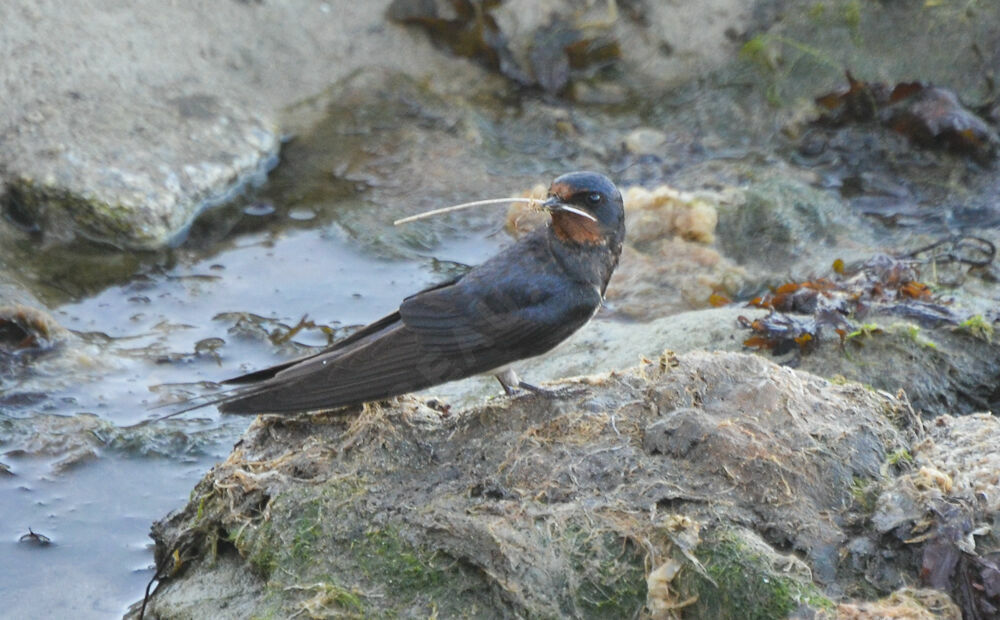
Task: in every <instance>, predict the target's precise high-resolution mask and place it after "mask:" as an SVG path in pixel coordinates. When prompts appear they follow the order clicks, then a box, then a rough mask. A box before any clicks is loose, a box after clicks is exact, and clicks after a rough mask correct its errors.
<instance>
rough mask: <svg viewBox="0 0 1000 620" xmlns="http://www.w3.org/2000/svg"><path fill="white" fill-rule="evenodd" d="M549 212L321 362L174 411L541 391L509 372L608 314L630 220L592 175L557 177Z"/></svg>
mask: <svg viewBox="0 0 1000 620" xmlns="http://www.w3.org/2000/svg"><path fill="white" fill-rule="evenodd" d="M541 206H542V208H543V209H544V210H545V211H547V212H548V213H549V215H550V219H549V221H548V222H547V223H546V225H545V226H544V227H540V228H538V229H536V230H534V231H532V232H530V233H528V234H527V235H525V236H523V237H521V238H520V239H519V240H518V241H516V242H515V243H513V244H511V245H509V246H508V247H506V248H505V249H503V250H502V251H501V252H500V253H498V254H497V255H495V256H493V257H492V258H490V259H488V260H487V261H486V262H484V263H481V264H480V265H478V266H476V267H473V268H472V269H470V270H469V271H467V272H465V273H464V274H462V275H460V276H458V277H456V278H453V279H450V280H448V281H445V282H441V283H438V284H436V285H434V286H431V287H430V288H427V289H425V290H422V291H420V292H418V293H416V294H414V295H410V296H409V297H406V298H405V299H404V300H403V301H402V303H400V305H399V308H398V309H397V310H396V311H395V312H393V313H391V314H389V315H387V316H385V317H383V318H381V319H379V320H377V321H375V322H373V323H371V324H369V325H367V326H365V327H363V328H361V329H360V330H358V331H357V332H355V333H353V334H352V335H350V336H348V337H347V338H345V339H343V340H341V341H339V342H336V343H334V344H333V345H331V346H329V347H328V348H326V349H324V350H322V351H320V352H318V353H314V354H312V355H308V356H306V357H302V358H298V359H294V360H291V361H287V362H284V363H281V364H278V365H275V366H271V367H269V368H265V369H263V370H258V371H255V372H250V373H248V374H244V375H241V376H238V377H234V378H232V379H228V380H226V381H223V382H222V383H223V385H225V386H227V387H228V386H232V387H231V388H230V389H228V390H226V391H224V392H220V393H217V394H216V395H215V396H214V397H213V399H212V400H209V401H207V402H203V403H201V404H198V405H195V406H193V407H189V408H188V409H185V410H182V411H180V412H175V414H176V413H182V412H183V411H187V410H190V409H194V408H198V407H202V406H206V405H212V404H214V405H217V406H218V408H219V410H220V411H221V412H222V413H231V414H264V413H267V414H291V413H303V412H318V411H328V410H333V409H339V408H342V407H348V406H353V405H359V404H361V403H366V402H373V401H382V400H386V399H388V398H391V397H394V396H399V395H402V394H406V393H409V392H415V391H418V390H422V389H425V388H429V387H433V386H435V385H439V384H442V383H446V382H449V381H455V380H458V379H464V378H466V377H470V376H473V375H481V374H492V375H494V376H495V377H496V378H497V380H498V381H499V382H500V385H501V386H502V387H503V389H504V391H505V392H506V393H507V394H508V395H512V394H514V393H516V390H518V389H524V390H528V391H534V392H544V391H545V390H543V389H541V388H538V387H536V386H534V385H531V384H529V383H525V382H523V381H521V379H520V378H519V377H518V376H517V374H516V373H515V372H514V371H513V369H512V368H511V364H513V363H514V362H517V361H519V360H523V359H526V358H531V357H535V356H538V355H541V354H543V353H546V352H548V351H550V350H551V349H553V348H554V347H555V346H556V345H558V344H559V343H561V342H562V341H564V340H566V339H567V338H568V337H569V336H570V335H572V334H573V333H575V332H576V331H577V330H579V329H580V328H581V327H583V326H584V325H585V324H587V323H588V322H589V321H590V319H591V318H593V316H594V315H595V314H596V313H597V311H598V310H599V309H600V307H601V305H602V303H603V301H604V295H605V292H606V290H607V287H608V281H609V280H610V279H611V275H612V273H613V272H614V270H615V268H616V267H617V265H618V261H619V257H620V256H621V251H622V243H623V241H624V238H625V211H624V205H623V202H622V196H621V193H620V192H619V191H618V188H617V187H615V184H614V183H613V182H612V181H611V180H610V179H608V178H607V177H606V176H604V175H602V174H600V173H597V172H589V171H580V172H570V173H567V174H563V175H561V176H559V177H558V178H556V179H555V180H554V181H552V184H551V185H550V187H549V190H548V197H547V198H546V200H545V201H544V202H542V203H541ZM171 415H174V414H171Z"/></svg>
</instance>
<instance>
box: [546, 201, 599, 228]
mask: <svg viewBox="0 0 1000 620" xmlns="http://www.w3.org/2000/svg"><path fill="white" fill-rule="evenodd" d="M542 208H543V209H545V210H546V211H549V212H556V211H563V212H565V213H573V214H575V215H579V216H580V217H585V218H587V219H588V220H590V221H591V222H596V221H597V218H596V217H594V216H593V215H591V214H589V213H587V212H586V211H584V210H583V209H578V208H576V207H574V206H571V205H568V204H565V203H563V202H562V200H560V199H559V197H558V196H549V197H548V199H547V200H546V201H545V202H543V203H542Z"/></svg>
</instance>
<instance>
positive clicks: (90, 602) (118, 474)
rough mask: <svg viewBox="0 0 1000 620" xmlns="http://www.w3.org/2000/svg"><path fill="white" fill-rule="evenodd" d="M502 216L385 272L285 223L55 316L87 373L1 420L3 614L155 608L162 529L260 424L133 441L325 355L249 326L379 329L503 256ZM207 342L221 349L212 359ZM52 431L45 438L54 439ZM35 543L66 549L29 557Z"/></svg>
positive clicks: (381, 264) (366, 251)
mask: <svg viewBox="0 0 1000 620" xmlns="http://www.w3.org/2000/svg"><path fill="white" fill-rule="evenodd" d="M335 207H336V205H332V207H331V208H335ZM228 208H229V209H235V208H237V207H228ZM495 215H496V220H497V221H496V224H495V228H494V230H488V229H487V230H480V231H479V232H478V233H475V234H472V235H471V236H469V237H466V238H461V239H458V238H454V239H452V240H450V241H449V242H448V243H447V244H445V245H442V246H441V247H440V248H437V249H435V250H434V252H433V254H434V256H433V258H432V257H431V255H430V254H429V253H426V252H422V251H419V250H413V251H412V252H411V253H410V258H405V259H395V260H390V259H386V258H382V257H379V256H376V255H375V254H376V253H377V252H375V251H373V249H372V246H364V245H361V244H359V243H357V242H355V241H353V240H352V239H351V238H350V237H349V236H348V235H347V234H346V233H344V232H343V231H342V230H341V229H340V228H339V226H338V225H336V224H335V223H330V222H329V221H319V222H317V224H318V225H317V226H315V227H313V228H303V227H302V226H301V225H288V222H287V221H285V220H282V219H281V218H279V217H276V218H275V219H274V220H273V221H272V222H269V223H265V225H264V226H263V228H261V227H260V224H259V223H257V222H252V223H253V224H254V228H258V230H255V231H253V232H247V233H243V234H237V235H235V236H233V237H230V238H228V239H227V240H226V241H225V242H224V243H221V244H216V246H215V247H219V248H221V249H220V250H218V251H215V252H213V251H205V250H201V249H188V248H187V247H186V246H182V247H181V248H180V249H178V250H176V251H175V252H173V254H172V257H171V259H170V261H171V264H170V266H169V267H168V266H166V265H165V264H164V263H162V262H161V263H157V262H153V264H147V265H145V266H142V267H140V269H138V270H137V273H135V274H134V275H132V276H130V277H128V278H125V279H124V280H123V281H121V282H118V283H116V284H114V285H112V286H109V287H107V288H105V289H103V290H101V291H100V292H98V293H96V294H93V295H88V296H84V297H82V298H79V299H73V300H71V301H68V302H67V303H63V304H61V305H59V306H57V307H56V308H55V309H54V310H53V315H54V316H55V317H56V319H57V320H58V321H59V322H60V323H61V324H62V325H63V326H65V327H67V328H68V329H70V330H73V331H74V332H76V333H77V334H78V335H79V336H80V337H81V339H82V340H83V341H84V343H85V344H83V345H81V346H80V349H81V350H82V351H83V353H82V354H81V355H82V358H83V359H85V360H86V361H87V363H86V364H84V365H83V368H84V370H81V369H80V368H79V367H77V368H72V369H61V368H59V367H54V368H50V369H48V371H47V372H42V373H40V375H36V376H33V377H30V378H28V379H26V380H24V382H23V383H22V385H20V386H19V387H20V388H21V389H22V390H25V391H29V392H30V391H36V392H42V393H44V394H46V395H47V398H46V400H45V401H44V402H43V403H42V405H41V406H38V405H34V406H32V407H26V408H25V409H24V410H19V409H17V408H13V407H10V408H8V409H7V410H6V411H0V423H5V424H7V426H6V427H5V429H4V431H5V432H4V437H5V439H8V441H7V443H6V444H5V445H4V446H3V449H4V451H5V452H6V454H5V455H4V456H3V457H2V459H0V460H2V462H3V463H5V464H6V465H7V466H9V467H10V469H11V472H12V473H13V474H14V475H12V476H0V505H3V506H4V511H3V513H4V518H3V519H2V520H0V540H2V541H3V542H2V543H0V544H2V545H3V547H4V549H5V551H4V552H3V556H4V557H5V558H6V559H5V561H3V562H0V599H2V600H3V601H4V614H10V616H9V617H30V616H32V615H34V614H37V613H38V612H39V610H41V609H44V610H45V611H46V615H53V614H54V615H56V616H60V615H62V616H69V615H72V616H73V617H77V618H90V617H93V618H104V617H108V616H112V615H113V616H117V615H120V614H121V613H123V612H124V611H125V609H126V607H127V606H128V605H129V604H131V603H133V602H135V601H136V600H137V599H139V598H141V595H142V590H143V588H144V587H145V584H146V582H147V581H148V580H149V579H150V577H151V576H152V569H151V564H152V554H151V549H150V548H149V547H148V544H149V539H148V536H147V534H148V531H149V526H150V524H151V523H152V522H153V521H154V520H156V519H158V518H161V517H163V516H164V515H165V514H167V513H168V512H170V511H171V510H174V509H178V508H180V507H182V506H183V504H184V502H185V500H186V499H187V496H188V494H189V492H190V490H191V489H192V488H193V487H194V485H195V484H196V483H197V481H198V480H199V479H200V478H201V477H202V476H203V475H204V473H205V472H206V471H207V470H208V469H209V468H211V466H212V465H213V464H215V463H217V462H219V461H221V460H224V459H225V457H226V455H227V454H228V453H229V451H230V450H231V447H232V444H233V443H234V442H235V441H236V439H237V438H238V437H239V435H240V434H241V433H242V431H243V430H244V429H245V428H246V426H247V424H249V421H250V419H249V418H242V417H229V416H226V417H223V416H220V415H219V414H218V413H217V412H216V411H215V409H214V408H211V407H209V408H205V409H203V410H200V411H197V412H192V413H190V414H187V415H186V416H183V417H181V418H175V419H173V420H169V421H165V422H162V423H158V424H154V425H148V426H144V427H140V428H139V429H134V430H130V429H128V427H129V425H132V424H135V423H136V422H140V421H143V420H147V419H149V418H150V417H152V416H155V415H159V414H161V413H162V412H163V411H169V409H166V410H150V407H151V406H155V405H157V404H162V403H163V402H164V401H168V402H169V400H170V399H171V398H175V397H178V396H184V395H191V394H197V393H200V392H201V390H202V388H201V385H200V383H199V382H202V381H217V380H220V379H224V378H226V377H228V376H233V375H234V374H239V373H240V372H243V371H244V370H248V369H251V368H260V367H262V366H265V365H268V364H272V363H275V362H277V361H280V360H282V359H287V358H288V357H290V356H292V355H295V354H298V353H301V352H304V351H306V350H308V349H306V347H307V346H320V345H323V344H325V343H326V341H327V335H326V334H325V333H323V332H322V331H321V330H319V329H315V328H314V329H306V330H303V331H302V332H299V333H298V334H296V336H295V337H294V338H293V339H292V342H291V343H288V344H283V345H274V344H272V343H271V342H270V341H269V340H268V339H267V338H266V333H264V332H262V331H260V330H258V329H256V328H248V329H240V328H239V327H236V328H235V329H234V327H235V326H236V325H237V323H238V322H239V319H238V318H237V317H238V316H239V314H238V313H252V314H255V315H259V316H261V317H265V318H267V319H273V321H269V322H267V323H264V329H274V328H276V327H277V326H279V325H287V326H293V325H296V324H297V323H298V322H299V320H300V319H301V318H302V317H303V315H308V317H309V319H311V320H313V321H314V322H315V323H316V324H319V325H325V326H328V327H330V328H332V332H333V334H334V335H336V334H339V333H340V332H339V330H338V328H340V327H345V326H352V325H356V324H363V323H366V322H369V321H371V320H373V319H376V318H378V317H379V316H381V315H383V314H385V313H387V312H390V311H392V310H394V309H395V307H396V305H397V304H398V303H399V301H400V300H401V299H402V298H403V297H405V296H406V295H408V294H410V293H413V292H416V291H417V290H420V289H421V288H423V287H425V286H427V285H429V284H431V283H433V282H435V281H437V280H440V279H443V278H444V277H446V276H447V275H448V270H449V269H450V268H451V267H452V264H451V262H452V261H453V262H454V263H475V262H479V261H481V260H482V259H483V258H485V257H487V256H489V255H490V254H492V253H494V252H495V250H496V248H497V247H499V246H500V245H501V244H502V243H503V242H505V241H506V239H507V238H506V236H504V235H496V234H492V233H494V232H495V231H496V230H498V229H499V227H500V225H501V221H502V216H503V211H502V210H498V211H497V212H496V213H495ZM245 217H248V218H255V217H256V216H245ZM301 221H302V220H301V219H297V220H296V222H301ZM389 226H391V224H389ZM190 245H192V246H196V245H197V240H192V242H191V244H190ZM442 261H443V262H442ZM223 313H234V314H223ZM220 314H222V317H220V318H217V319H216V318H214V317H217V316H218V315H220ZM212 339H221V341H222V342H221V343H220V342H219V341H218V340H215V341H213V340H212ZM204 341H208V342H209V343H210V344H215V345H217V346H214V347H211V346H210V347H207V348H206V347H204V345H203V346H202V347H199V345H198V343H199V342H204ZM73 346H76V345H73ZM199 349H201V353H200V354H197V353H196V350H199ZM77 361H79V358H77ZM43 367H44V366H43ZM62 372H65V376H63V377H60V373H62ZM81 374H82V375H83V380H80V379H81V377H80V375H81ZM87 414H96V416H97V417H96V418H94V417H92V416H90V415H87ZM56 416H69V417H68V418H65V419H63V418H59V417H56ZM43 417H44V426H45V428H47V430H42V429H41V428H40V426H42V425H43V424H42V418H43ZM60 422H64V424H65V425H61V424H60ZM106 422H110V423H111V424H107V423H106ZM39 435H42V436H46V437H47V438H48V439H47V440H39V439H38V437H39ZM12 450H23V454H20V455H19V454H18V453H15V452H11V451H12ZM29 528H31V529H32V530H33V531H35V532H38V533H40V534H44V535H45V536H48V537H50V538H51V539H52V540H53V544H51V545H48V546H44V547H43V546H36V545H33V544H29V543H26V542H21V543H18V542H17V541H18V539H19V537H20V536H21V535H23V534H26V533H28V530H29Z"/></svg>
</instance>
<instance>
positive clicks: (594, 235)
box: [542, 172, 625, 246]
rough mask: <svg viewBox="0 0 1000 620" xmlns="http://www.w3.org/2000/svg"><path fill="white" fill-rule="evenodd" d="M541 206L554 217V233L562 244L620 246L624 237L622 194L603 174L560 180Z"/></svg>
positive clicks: (575, 175)
mask: <svg viewBox="0 0 1000 620" xmlns="http://www.w3.org/2000/svg"><path fill="white" fill-rule="evenodd" d="M542 206H543V207H544V208H545V209H547V210H548V211H549V212H550V213H551V214H552V231H553V233H554V234H555V235H556V237H557V238H558V239H559V240H561V241H564V242H567V243H574V244H579V245H598V244H600V245H616V246H620V244H621V242H622V239H623V237H624V236H625V207H624V205H623V204H622V195H621V192H619V191H618V188H617V187H615V184H614V183H612V182H611V180H610V179H608V178H607V177H606V176H604V175H603V174H598V173H596V172H570V173H568V174H564V175H562V176H560V177H558V178H557V179H556V180H555V181H552V185H551V186H550V187H549V197H548V199H546V200H545V202H544V203H542Z"/></svg>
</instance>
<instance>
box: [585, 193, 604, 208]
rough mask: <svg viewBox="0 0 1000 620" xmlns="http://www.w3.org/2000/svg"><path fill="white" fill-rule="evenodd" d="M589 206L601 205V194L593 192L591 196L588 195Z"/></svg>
mask: <svg viewBox="0 0 1000 620" xmlns="http://www.w3.org/2000/svg"><path fill="white" fill-rule="evenodd" d="M587 204H590V205H594V206H597V205H599V204H601V194H600V192H591V193H590V194H587Z"/></svg>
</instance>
